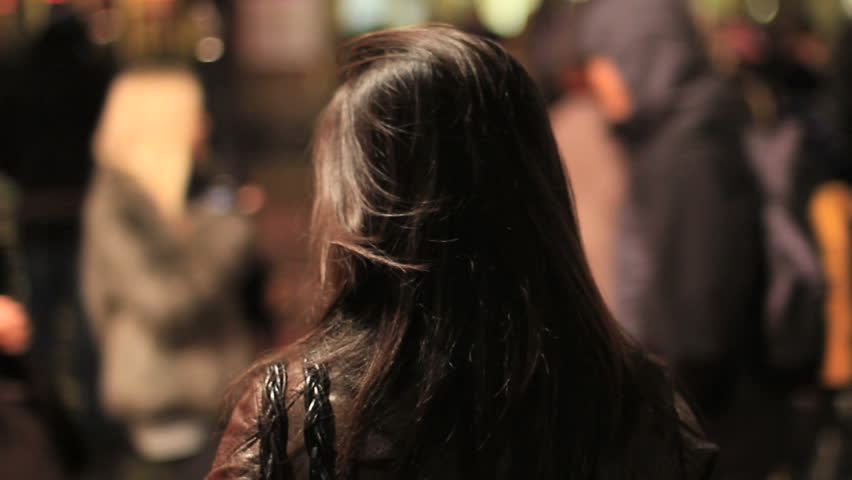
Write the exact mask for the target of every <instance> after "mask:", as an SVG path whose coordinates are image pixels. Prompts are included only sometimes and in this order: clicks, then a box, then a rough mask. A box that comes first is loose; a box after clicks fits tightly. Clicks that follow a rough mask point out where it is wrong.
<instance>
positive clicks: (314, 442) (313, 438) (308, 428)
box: [305, 361, 337, 480]
mask: <svg viewBox="0 0 852 480" xmlns="http://www.w3.org/2000/svg"><path fill="white" fill-rule="evenodd" d="M330 383H331V382H330V380H329V378H328V371H327V370H326V369H325V367H324V366H322V365H318V364H312V363H310V362H308V361H305V447H306V450H307V452H308V456H309V458H310V475H309V477H308V478H309V480H334V478H335V467H336V464H337V451H336V449H335V445H334V443H335V430H334V412H333V411H332V409H331V401H330V400H329V388H330Z"/></svg>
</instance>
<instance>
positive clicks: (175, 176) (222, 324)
mask: <svg viewBox="0 0 852 480" xmlns="http://www.w3.org/2000/svg"><path fill="white" fill-rule="evenodd" d="M205 130H206V120H205V112H204V108H203V93H202V88H201V85H200V83H199V82H198V80H197V79H196V77H195V76H194V75H193V74H192V73H191V72H189V71H186V70H182V69H177V68H157V69H155V68H148V69H138V70H132V71H128V72H126V73H124V74H122V75H120V76H119V77H117V78H116V80H115V82H114V83H113V85H112V87H111V89H110V92H109V94H108V97H107V101H106V105H105V108H104V112H103V114H102V117H101V121H100V125H99V128H98V130H97V133H96V135H95V139H94V152H95V157H96V160H97V172H96V175H95V177H94V180H93V183H92V186H91V190H90V192H89V195H88V199H87V202H86V207H85V214H84V239H83V257H82V275H83V296H84V301H85V305H86V308H87V310H88V313H89V316H90V318H91V322H92V327H93V330H94V332H95V336H96V340H97V343H98V344H99V346H100V350H101V355H102V368H101V382H100V385H101V387H100V394H101V399H102V402H103V403H104V406H105V408H106V410H107V413H108V414H110V415H111V416H112V417H114V418H117V419H118V420H120V421H121V422H122V423H124V424H125V425H126V426H127V429H128V433H129V436H130V440H131V443H132V444H133V446H134V448H135V449H136V450H137V452H138V453H139V454H141V455H142V456H143V457H144V458H146V459H148V460H163V461H170V460H176V459H182V458H187V457H192V456H194V455H197V454H198V453H199V452H202V451H204V450H205V448H206V446H207V445H208V441H209V438H210V433H211V425H212V424H213V423H214V420H215V415H216V413H217V409H218V405H219V401H220V399H221V397H222V393H223V392H224V390H225V388H226V386H227V385H228V383H229V382H230V381H231V380H233V378H234V377H235V376H236V375H237V374H238V372H239V371H240V370H241V369H243V368H244V367H245V366H246V365H247V364H248V363H249V362H250V361H251V360H252V358H253V356H254V353H255V351H254V343H253V338H252V334H251V333H252V332H251V329H250V328H249V323H250V322H249V321H248V319H247V318H246V316H247V314H246V313H245V309H244V308H243V305H241V292H240V282H241V279H242V278H243V277H244V275H245V274H246V271H247V266H248V265H249V262H250V259H251V255H252V251H253V233H252V228H251V225H250V222H249V219H248V218H246V216H245V215H244V214H243V213H242V212H240V211H239V208H237V207H236V206H234V207H233V208H229V207H228V206H227V205H225V206H224V208H223V207H222V205H218V206H216V207H215V208H214V206H212V205H211V204H210V203H209V202H204V201H191V200H188V191H189V184H190V178H191V175H192V172H193V166H194V163H195V161H196V159H197V158H199V156H200V153H201V152H202V151H203V148H204V140H205Z"/></svg>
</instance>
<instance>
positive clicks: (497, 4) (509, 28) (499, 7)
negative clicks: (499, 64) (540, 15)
mask: <svg viewBox="0 0 852 480" xmlns="http://www.w3.org/2000/svg"><path fill="white" fill-rule="evenodd" d="M474 5H475V6H476V12H477V14H478V15H479V19H480V20H482V23H483V24H484V25H485V26H486V27H487V28H488V29H489V30H491V31H492V32H494V33H495V34H497V35H499V36H501V37H514V36H516V35H518V34H520V33H521V32H523V31H524V28H525V27H526V26H527V21H528V20H529V18H530V15H531V14H532V13H533V12H535V11H536V9H538V7H539V6H541V0H476V3H474Z"/></svg>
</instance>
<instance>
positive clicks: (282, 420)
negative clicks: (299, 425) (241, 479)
mask: <svg viewBox="0 0 852 480" xmlns="http://www.w3.org/2000/svg"><path fill="white" fill-rule="evenodd" d="M286 392H287V365H286V364H284V363H274V364H272V365H269V366H268V367H266V378H265V380H264V382H263V396H262V399H261V402H262V403H261V408H260V410H259V413H258V415H259V418H258V422H257V425H258V437H259V440H260V455H259V459H260V478H261V479H262V480H292V479H293V466H292V465H291V463H290V459H289V458H288V457H287V435H288V429H289V422H288V420H287V404H286V401H287V400H286Z"/></svg>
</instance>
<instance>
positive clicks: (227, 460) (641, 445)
mask: <svg viewBox="0 0 852 480" xmlns="http://www.w3.org/2000/svg"><path fill="white" fill-rule="evenodd" d="M288 363H289V365H290V368H288V369H287V372H288V374H287V376H288V380H287V392H286V397H287V398H288V401H287V402H286V403H287V405H288V410H287V416H288V417H289V418H288V420H289V421H288V439H287V457H288V460H289V462H290V464H291V466H292V469H293V477H292V478H294V479H307V478H308V472H309V467H310V460H309V456H308V452H307V450H308V449H307V448H306V447H305V440H304V437H305V435H304V428H305V427H304V424H305V407H304V402H302V401H296V400H299V399H300V398H301V397H302V395H303V394H304V392H303V390H304V373H303V372H302V369H301V368H292V367H293V365H299V364H300V362H298V361H296V362H292V361H291V362H288ZM652 368H657V366H656V364H653V367H652ZM656 375H658V373H657V374H656ZM330 376H331V394H330V396H329V398H330V401H331V404H332V408H333V410H334V417H335V423H336V424H337V427H336V428H337V429H338V430H339V429H340V428H341V427H342V426H344V425H345V423H346V418H348V416H349V414H350V411H349V409H348V408H347V407H348V403H349V402H348V401H347V396H346V394H342V393H341V391H345V390H346V388H335V384H337V385H338V386H339V385H341V384H342V383H343V382H341V381H338V382H335V380H341V376H340V374H339V373H335V372H334V371H332V372H331V373H330ZM649 383H651V380H650V376H649ZM263 384H264V382H263V381H262V380H261V381H255V382H254V383H253V384H252V387H251V388H249V389H248V392H247V393H245V394H243V396H242V398H240V400H239V401H238V402H237V404H236V406H235V408H234V409H233V412H232V414H231V417H230V421H229V422H228V424H227V427H226V429H225V431H224V434H223V437H222V440H221V443H220V444H219V448H218V451H217V454H216V458H215V460H214V463H213V468H212V470H211V471H210V473H209V474H208V475H207V477H206V478H205V480H259V479H261V473H260V470H261V469H260V464H261V458H260V449H259V443H260V442H259V441H256V439H255V438H254V437H253V435H254V434H255V433H256V432H257V425H258V419H259V418H260V412H261V410H262V408H261V405H262V399H263V395H262V394H263V388H264V387H263ZM674 404H675V405H674V406H675V409H676V411H677V414H678V416H679V418H680V420H681V424H682V429H681V435H682V439H683V445H684V450H683V451H682V453H681V454H680V455H682V456H678V455H679V454H678V452H674V451H669V447H667V446H665V445H664V444H663V442H661V441H659V440H658V436H657V434H656V433H655V431H656V427H655V425H654V420H653V419H652V418H643V419H642V421H640V425H639V427H638V429H637V430H638V431H637V432H636V434H635V437H634V439H633V440H632V441H631V442H630V443H631V444H633V445H634V447H633V448H631V453H630V454H629V458H624V459H620V460H616V461H614V462H610V463H611V465H607V466H605V467H604V468H603V470H607V471H610V472H616V471H620V470H619V467H618V466H619V465H621V464H626V463H630V466H631V469H630V470H631V476H630V478H631V479H648V480H705V479H710V478H712V474H713V470H714V465H715V458H716V447H715V445H713V444H712V443H710V442H709V441H707V439H706V438H704V437H703V433H702V431H701V428H700V427H699V425H698V422H697V420H696V418H695V416H694V415H693V413H692V411H691V409H690V408H689V406H688V405H687V404H686V402H684V401H683V400H682V399H681V398H680V396H675V402H674ZM398 416H399V417H404V415H398ZM341 424H343V425H341ZM391 430H392V429H391ZM366 443H367V445H366V447H367V448H366V449H364V450H362V452H361V454H360V456H359V458H358V461H357V465H358V466H357V467H356V470H357V471H356V473H357V478H359V479H361V480H389V479H394V478H398V476H397V475H396V474H395V472H394V471H393V470H391V469H388V468H387V465H389V464H390V463H392V462H391V460H392V458H393V456H394V455H393V451H394V448H393V447H394V445H395V442H394V439H393V438H390V437H389V436H387V435H382V434H372V435H370V436H369V437H368V439H367V442H366ZM452 457H453V454H452V452H447V454H446V455H443V456H442V458H441V459H439V460H437V461H436V462H435V464H434V465H432V466H425V465H424V469H427V468H428V471H430V472H435V473H436V474H439V477H440V478H441V479H442V480H455V479H457V478H462V477H461V475H460V474H459V473H458V472H457V471H456V470H458V469H454V468H453V467H452V466H453V459H452ZM678 459H680V460H678ZM430 478H431V477H430ZM436 478H438V477H436ZM599 478H601V479H612V480H622V475H621V474H616V473H606V472H602V473H601V474H600V476H599Z"/></svg>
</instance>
